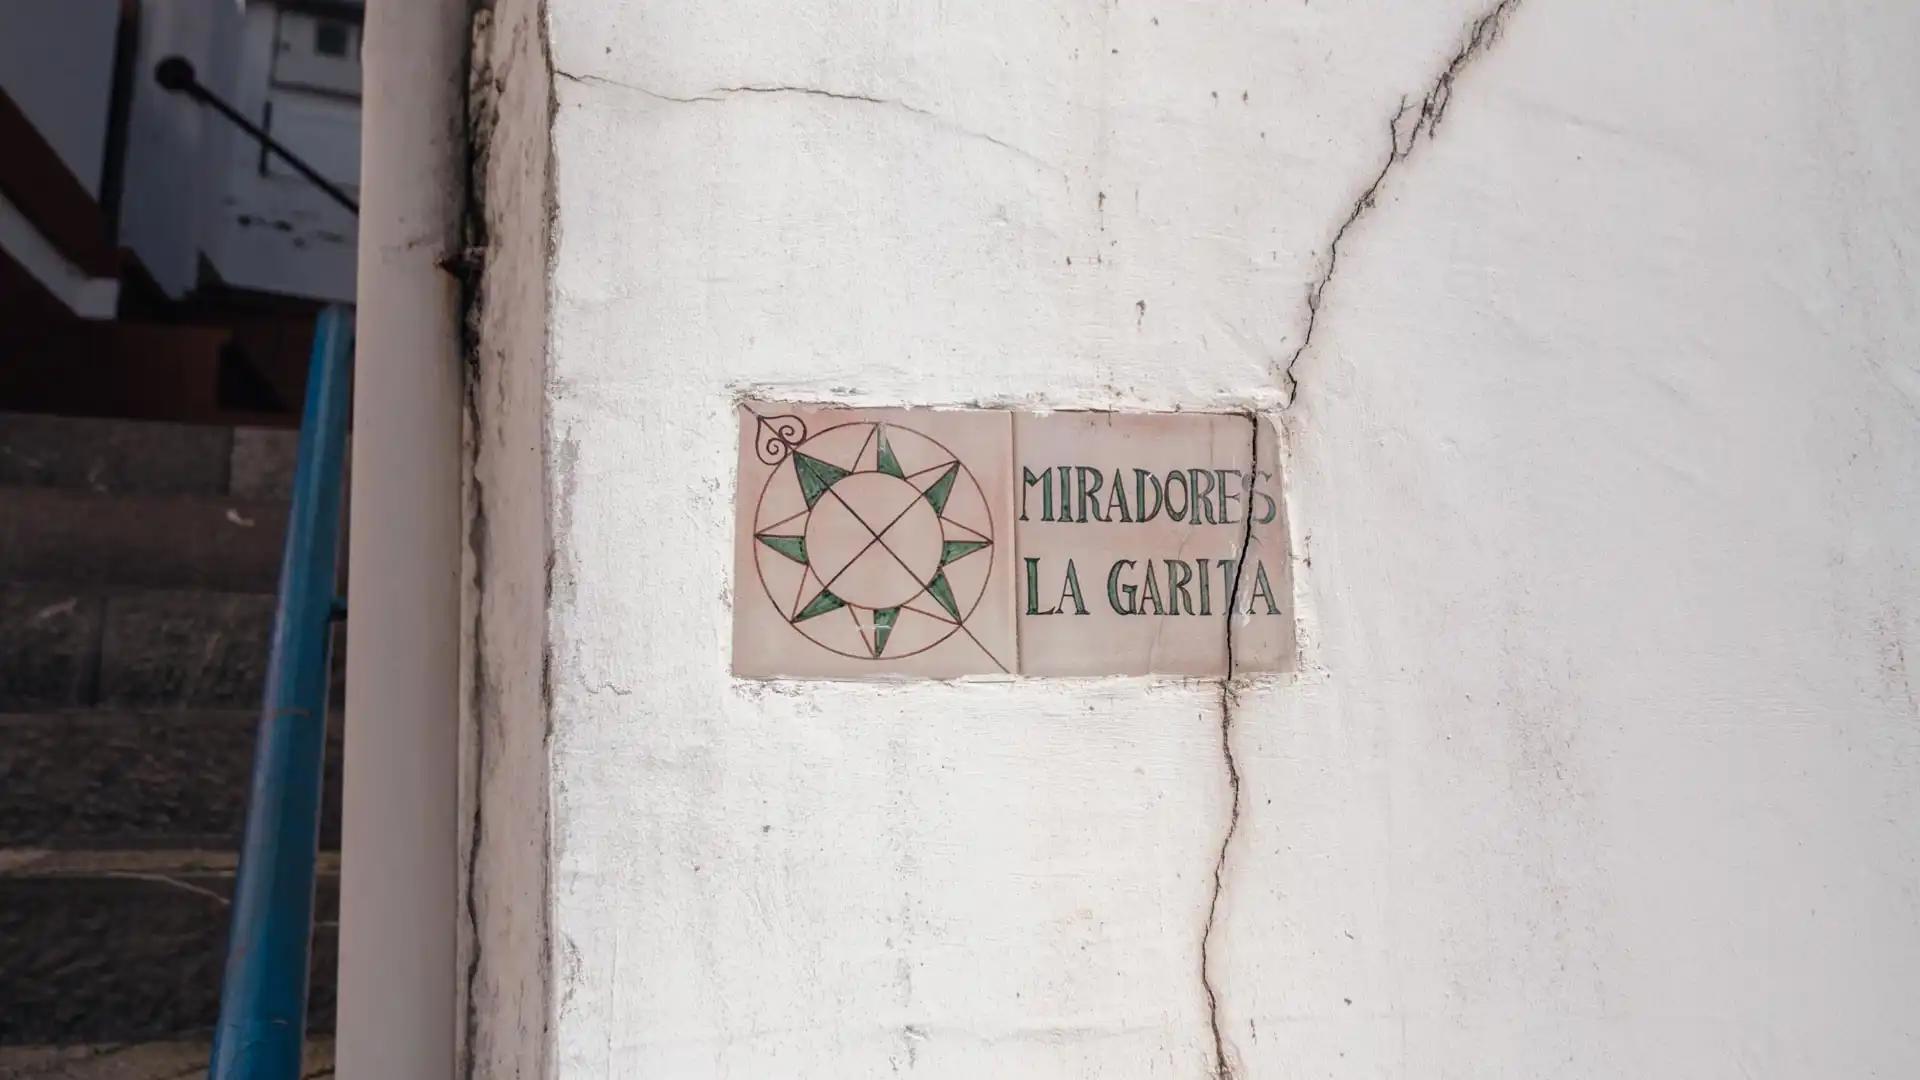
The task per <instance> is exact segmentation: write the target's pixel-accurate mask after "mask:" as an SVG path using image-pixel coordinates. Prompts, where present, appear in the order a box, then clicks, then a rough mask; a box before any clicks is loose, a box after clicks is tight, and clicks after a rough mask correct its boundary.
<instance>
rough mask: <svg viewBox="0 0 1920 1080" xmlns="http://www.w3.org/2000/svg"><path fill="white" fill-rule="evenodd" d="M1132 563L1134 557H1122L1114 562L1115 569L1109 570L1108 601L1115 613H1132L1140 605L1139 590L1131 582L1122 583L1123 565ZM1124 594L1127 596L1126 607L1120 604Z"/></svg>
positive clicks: (1129, 565)
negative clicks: (1121, 571)
mask: <svg viewBox="0 0 1920 1080" xmlns="http://www.w3.org/2000/svg"><path fill="white" fill-rule="evenodd" d="M1132 565H1133V560H1132V559H1121V560H1120V561H1119V562H1116V563H1114V564H1113V569H1111V570H1109V571H1107V603H1108V604H1110V605H1111V606H1112V607H1113V611H1114V614H1116V615H1131V614H1133V612H1134V609H1135V608H1137V607H1139V606H1140V605H1139V600H1138V596H1137V594H1138V590H1137V589H1136V588H1135V587H1134V586H1133V585H1132V584H1131V583H1129V584H1126V585H1122V584H1120V569H1121V567H1131V566H1132ZM1122 596H1125V597H1126V598H1127V603H1126V606H1125V607H1122V606H1120V597H1122Z"/></svg>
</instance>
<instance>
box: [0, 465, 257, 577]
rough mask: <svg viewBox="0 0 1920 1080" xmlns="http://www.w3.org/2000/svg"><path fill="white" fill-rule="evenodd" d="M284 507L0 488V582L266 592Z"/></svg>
mask: <svg viewBox="0 0 1920 1080" xmlns="http://www.w3.org/2000/svg"><path fill="white" fill-rule="evenodd" d="M286 521H287V505H286V504H285V503H283V502H261V501H257V500H249V499H235V498H232V497H229V496H224V495H221V496H206V495H184V496H183V495H113V496H108V495H96V494H93V493H91V492H84V491H69V490H62V489H56V488H27V487H12V488H7V487H0V580H4V581H13V582H28V581H40V582H59V583H71V584H87V583H93V584H115V585H137V586H145V587H149V588H161V589H170V588H198V589H220V590H226V591H233V592H271V591H273V589H274V588H275V587H276V585H277V583H278V581H279V578H280V561H281V549H282V544H283V539H284V536H285V532H286Z"/></svg>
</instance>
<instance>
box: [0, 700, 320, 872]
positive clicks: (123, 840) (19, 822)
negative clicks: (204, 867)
mask: <svg viewBox="0 0 1920 1080" xmlns="http://www.w3.org/2000/svg"><path fill="white" fill-rule="evenodd" d="M258 723H259V717H258V714H257V712H255V711H253V710H244V711H242V710H227V711H196V712H46V713H25V714H10V715H0V848H60V849H88V848H90V849H143V848H144V849H153V848H175V849H196V848H205V849H210V850H216V851H233V850H237V849H238V847H239V843H240V833H241V828H242V826H243V824H244V822H245V814H246V801H247V789H248V778H249V776H250V775H251V773H252V768H253V743H254V732H255V729H256V727H257V726H258ZM340 762H341V748H340V718H339V716H338V715H335V716H334V717H333V719H332V722H331V723H330V724H329V731H328V740H327V763H326V776H325V781H324V782H325V788H324V790H325V794H326V801H325V803H324V804H323V806H322V817H321V826H320V844H321V846H322V847H324V848H329V849H334V848H338V847H339V845H340Z"/></svg>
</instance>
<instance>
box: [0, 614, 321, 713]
mask: <svg viewBox="0 0 1920 1080" xmlns="http://www.w3.org/2000/svg"><path fill="white" fill-rule="evenodd" d="M273 610H274V598H273V597H272V596H270V595H268V594H265V593H224V592H185V591H179V590H157V589H118V588H103V587H97V586H96V587H80V588H69V587H61V586H54V585H0V712H27V711H37V710H44V709H68V708H82V707H87V706H93V705H108V706H114V707H123V708H135V709H196V708H207V709H253V708H258V707H259V705H260V700H261V692H262V689H263V687H264V685H265V678H266V668H267V649H268V644H269V637H270V634H271V628H272V623H273ZM336 632H337V631H336ZM338 654H339V650H338V649H336V650H335V655H336V657H337V656H338Z"/></svg>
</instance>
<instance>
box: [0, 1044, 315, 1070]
mask: <svg viewBox="0 0 1920 1080" xmlns="http://www.w3.org/2000/svg"><path fill="white" fill-rule="evenodd" d="M212 1055H213V1043H212V1042H211V1041H210V1040H207V1039H192V1040H186V1041H179V1042H142V1043H90V1044H89V1043H83V1044H81V1045H78V1046H0V1080H184V1078H185V1077H189V1076H201V1075H204V1074H205V1071H206V1067H207V1061H208V1060H209V1059H210V1058H211V1057H212ZM333 1075H334V1071H333V1040H332V1039H330V1038H327V1037H326V1036H317V1037H309V1038H308V1039H307V1049H306V1061H305V1062H304V1063H303V1064H302V1066H301V1069H300V1080H328V1078H330V1077H332V1076H333Z"/></svg>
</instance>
